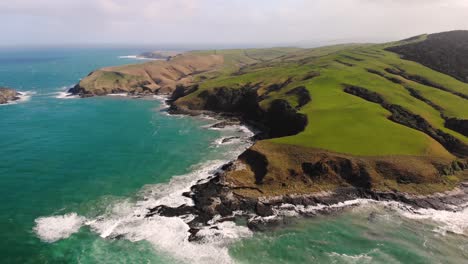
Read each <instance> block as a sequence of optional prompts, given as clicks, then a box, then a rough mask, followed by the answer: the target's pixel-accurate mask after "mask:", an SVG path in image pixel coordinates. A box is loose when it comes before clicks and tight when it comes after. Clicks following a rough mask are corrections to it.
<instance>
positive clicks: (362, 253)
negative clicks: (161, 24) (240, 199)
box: [0, 48, 468, 263]
mask: <svg viewBox="0 0 468 264" xmlns="http://www.w3.org/2000/svg"><path fill="white" fill-rule="evenodd" d="M141 51H144V50H139V49H90V48H89V49H54V50H51V49H41V50H0V86H10V87H14V88H16V89H18V90H19V91H23V92H28V94H29V95H30V98H29V99H28V100H25V101H22V102H19V103H17V104H11V105H3V106H0V198H1V203H0V260H1V261H0V262H1V263H178V262H188V263H191V262H194V263H224V262H231V261H234V262H239V263H464V262H466V259H467V258H468V253H467V252H468V240H467V230H468V217H467V211H466V210H465V211H463V212H460V213H450V212H432V211H421V212H419V213H420V214H418V215H412V214H405V212H404V211H402V210H398V208H397V209H395V208H393V207H390V208H389V207H388V206H387V207H386V206H380V205H379V206H376V205H372V206H369V205H364V206H360V207H357V208H355V209H349V210H345V211H344V212H342V213H336V214H333V215H331V216H321V217H315V218H312V219H302V220H291V221H292V223H291V224H289V225H287V226H285V227H282V228H277V229H275V230H272V231H268V232H264V233H255V234H252V233H251V232H249V231H248V230H247V229H246V228H245V227H242V226H235V225H233V224H230V223H222V224H219V226H218V229H209V230H205V232H206V233H207V234H208V235H207V237H208V238H209V239H208V240H207V241H205V242H206V243H204V244H201V245H197V244H193V243H188V242H187V241H186V235H187V230H186V226H185V225H184V223H183V221H182V220H180V219H172V218H171V219H165V218H155V219H153V220H151V221H147V220H145V219H142V218H141V217H140V216H139V215H140V214H139V212H141V210H143V211H144V209H145V208H148V207H151V206H154V205H156V204H158V203H165V204H174V205H179V204H181V203H184V202H187V201H186V200H183V199H182V200H181V198H180V197H181V195H180V194H181V191H182V190H184V188H185V189H186V187H187V186H190V184H192V183H193V182H194V181H196V180H197V179H201V178H203V177H206V176H207V175H209V173H210V170H212V169H215V168H217V167H218V166H219V165H221V164H223V162H225V161H226V160H229V159H232V158H234V157H235V156H236V155H237V154H239V153H240V151H242V149H243V148H245V147H246V146H247V145H248V143H245V142H237V143H234V144H228V145H219V140H218V139H219V138H220V137H222V136H226V135H237V136H239V135H244V133H242V132H240V131H238V130H236V129H234V130H232V131H216V130H210V129H207V128H206V125H207V124H210V123H213V122H214V121H213V120H208V119H201V118H189V117H180V116H168V115H167V114H166V113H165V112H164V111H162V110H161V109H162V108H163V105H162V103H161V102H159V101H157V100H153V99H130V98H120V97H100V98H89V99H63V98H57V97H60V95H61V93H63V92H64V91H65V90H66V87H69V86H71V85H73V84H75V83H76V82H78V81H79V79H80V78H82V77H83V76H85V75H86V74H88V73H89V72H90V71H92V70H93V69H96V68H100V67H103V66H109V65H118V64H125V63H140V62H141V61H137V60H130V59H121V58H119V56H122V55H132V54H137V53H138V52H141ZM176 175H182V176H179V177H174V176H176ZM117 238H119V239H117Z"/></svg>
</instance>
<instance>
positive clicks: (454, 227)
mask: <svg viewBox="0 0 468 264" xmlns="http://www.w3.org/2000/svg"><path fill="white" fill-rule="evenodd" d="M370 206H380V207H384V208H386V209H389V210H392V211H394V212H396V213H398V214H399V215H400V216H402V217H405V218H407V219H413V220H426V221H431V222H433V223H434V224H435V225H436V227H435V228H434V230H433V231H434V232H437V233H439V234H442V235H445V234H446V233H447V232H450V233H455V234H460V235H468V204H464V205H461V206H460V207H459V210H454V211H446V210H435V209H422V208H419V209H416V208H413V207H411V206H409V205H406V204H403V203H400V202H396V201H375V200H370V199H354V200H349V201H345V202H342V203H337V204H333V205H324V204H318V205H314V206H303V205H292V204H282V205H280V206H277V207H275V208H273V211H274V216H270V217H266V218H264V219H265V220H268V218H274V217H278V216H280V217H281V216H286V217H288V216H297V215H301V214H302V215H304V214H305V215H307V214H314V213H317V212H320V211H321V210H327V209H337V208H347V207H354V208H355V209H356V210H359V209H362V208H364V209H365V208H368V207H370Z"/></svg>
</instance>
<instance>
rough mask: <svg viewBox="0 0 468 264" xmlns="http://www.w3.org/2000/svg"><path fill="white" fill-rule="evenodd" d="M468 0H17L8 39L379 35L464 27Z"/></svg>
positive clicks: (0, 7)
mask: <svg viewBox="0 0 468 264" xmlns="http://www.w3.org/2000/svg"><path fill="white" fill-rule="evenodd" d="M466 14H468V1H466V0H288V1H281V0H256V1H254V0H250V1H248V0H232V1H227V0H132V1H130V0H68V1H64V0H15V1H14V2H13V1H2V2H0V30H1V31H2V32H5V33H3V34H2V35H3V36H4V37H2V38H3V42H6V44H8V43H10V44H12V45H13V44H17V43H19V44H21V43H23V44H24V42H31V41H34V42H36V43H57V42H65V41H66V42H69V43H99V42H105V43H111V42H115V43H207V44H209V43H234V44H235V43H252V44H254V43H271V44H277V43H297V42H304V43H306V42H314V41H323V40H337V41H340V40H341V41H384V40H392V39H397V38H403V37H407V36H411V35H415V34H420V33H424V32H437V31H444V30H451V29H468V20H467V19H466Z"/></svg>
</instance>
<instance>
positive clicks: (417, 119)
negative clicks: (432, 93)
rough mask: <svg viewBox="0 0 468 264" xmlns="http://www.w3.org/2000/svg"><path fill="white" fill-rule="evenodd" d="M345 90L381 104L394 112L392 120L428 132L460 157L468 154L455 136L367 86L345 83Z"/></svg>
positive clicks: (466, 146)
mask: <svg viewBox="0 0 468 264" xmlns="http://www.w3.org/2000/svg"><path fill="white" fill-rule="evenodd" d="M344 91H345V92H346V93H349V94H352V95H355V96H358V97H360V98H362V99H365V100H367V101H370V102H373V103H377V104H380V105H381V106H382V107H383V108H385V109H387V110H388V111H390V112H391V113H392V115H391V116H390V117H389V119H390V120H392V121H394V122H396V123H399V124H402V125H405V126H407V127H410V128H413V129H417V130H419V131H422V132H424V133H426V134H427V135H429V136H430V137H432V138H433V139H435V140H437V141H438V142H439V143H440V144H441V145H442V146H444V147H445V148H446V149H447V150H448V151H450V152H451V153H453V154H455V155H457V156H459V157H466V156H468V145H466V144H465V143H463V142H462V141H460V140H459V139H457V138H455V137H454V136H452V135H450V134H447V133H445V132H443V131H442V130H440V129H436V128H434V127H432V126H431V125H430V124H429V122H427V121H426V120H425V119H424V118H423V117H421V116H419V115H416V114H413V113H411V112H410V111H408V110H407V109H405V108H403V107H401V106H400V105H395V104H390V103H388V102H386V101H385V100H384V98H383V97H382V96H381V95H379V94H378V93H376V92H373V91H369V90H368V89H366V88H362V87H358V86H352V85H345V88H344Z"/></svg>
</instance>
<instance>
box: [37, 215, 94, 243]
mask: <svg viewBox="0 0 468 264" xmlns="http://www.w3.org/2000/svg"><path fill="white" fill-rule="evenodd" d="M85 221H86V218H84V217H82V216H79V215H77V214H76V213H70V214H66V215H57V216H48V217H39V218H37V219H36V221H35V222H36V226H35V227H34V231H35V232H36V234H37V236H38V237H39V238H40V239H41V240H42V241H45V242H55V241H57V240H60V239H63V238H67V237H69V236H71V235H72V234H74V233H76V232H78V230H79V229H80V227H81V226H82V225H83V224H84V222H85Z"/></svg>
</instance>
